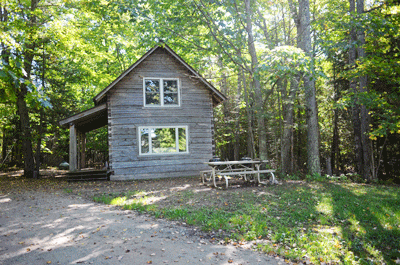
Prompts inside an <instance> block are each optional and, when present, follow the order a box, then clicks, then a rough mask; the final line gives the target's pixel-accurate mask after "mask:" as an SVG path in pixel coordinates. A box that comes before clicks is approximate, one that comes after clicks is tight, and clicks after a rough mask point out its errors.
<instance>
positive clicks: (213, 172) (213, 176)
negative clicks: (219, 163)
mask: <svg viewBox="0 0 400 265" xmlns="http://www.w3.org/2000/svg"><path fill="white" fill-rule="evenodd" d="M211 171H212V178H213V183H214V187H216V188H217V183H215V167H212V170H211Z"/></svg>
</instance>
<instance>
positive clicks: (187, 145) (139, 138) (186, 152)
mask: <svg viewBox="0 0 400 265" xmlns="http://www.w3.org/2000/svg"><path fill="white" fill-rule="evenodd" d="M163 128H175V144H176V152H170V153H153V146H152V142H151V135H150V131H151V129H163ZM179 128H184V129H185V132H186V151H185V152H179ZM142 129H148V130H149V135H148V141H149V152H148V153H142V134H141V130H142ZM137 139H138V143H139V144H138V148H139V156H148V155H181V154H188V153H189V127H188V126H187V125H176V126H139V127H138V134H137Z"/></svg>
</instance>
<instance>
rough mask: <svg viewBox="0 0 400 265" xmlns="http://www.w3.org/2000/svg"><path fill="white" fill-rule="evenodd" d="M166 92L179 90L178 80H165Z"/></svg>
mask: <svg viewBox="0 0 400 265" xmlns="http://www.w3.org/2000/svg"><path fill="white" fill-rule="evenodd" d="M164 92H178V81H177V80H164Z"/></svg>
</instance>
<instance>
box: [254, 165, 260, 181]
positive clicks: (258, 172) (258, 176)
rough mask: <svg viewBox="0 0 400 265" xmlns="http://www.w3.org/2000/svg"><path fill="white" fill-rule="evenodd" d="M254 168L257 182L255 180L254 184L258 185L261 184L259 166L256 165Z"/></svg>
mask: <svg viewBox="0 0 400 265" xmlns="http://www.w3.org/2000/svg"><path fill="white" fill-rule="evenodd" d="M255 166H256V168H257V180H256V183H257V184H258V183H260V182H261V180H260V165H259V164H256V165H255Z"/></svg>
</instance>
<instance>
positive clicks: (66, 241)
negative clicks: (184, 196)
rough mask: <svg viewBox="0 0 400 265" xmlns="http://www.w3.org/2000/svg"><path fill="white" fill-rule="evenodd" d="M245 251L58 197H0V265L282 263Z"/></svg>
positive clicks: (111, 209) (38, 193)
mask: <svg viewBox="0 0 400 265" xmlns="http://www.w3.org/2000/svg"><path fill="white" fill-rule="evenodd" d="M0 194H1V193H0ZM249 248H250V246H239V247H238V246H236V247H235V246H232V245H230V246H224V245H221V244H218V242H210V240H209V239H205V238H202V237H201V233H200V231H197V230H196V229H195V228H192V227H186V226H185V225H182V224H179V223H177V222H171V221H166V220H155V219H153V218H152V217H149V216H146V215H138V214H137V213H135V212H133V211H125V210H121V209H119V208H118V207H113V206H107V205H103V204H98V203H94V202H91V201H89V200H87V199H83V198H79V197H77V196H75V195H72V194H65V193H63V192H43V191H30V192H26V193H22V194H11V195H0V264H77V263H78V264H81V263H82V264H283V263H284V262H283V260H282V259H280V258H274V257H269V256H265V254H261V253H258V252H254V251H252V250H250V249H249Z"/></svg>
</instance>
